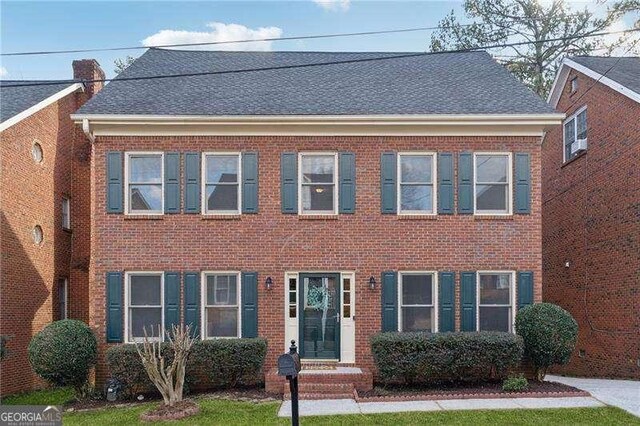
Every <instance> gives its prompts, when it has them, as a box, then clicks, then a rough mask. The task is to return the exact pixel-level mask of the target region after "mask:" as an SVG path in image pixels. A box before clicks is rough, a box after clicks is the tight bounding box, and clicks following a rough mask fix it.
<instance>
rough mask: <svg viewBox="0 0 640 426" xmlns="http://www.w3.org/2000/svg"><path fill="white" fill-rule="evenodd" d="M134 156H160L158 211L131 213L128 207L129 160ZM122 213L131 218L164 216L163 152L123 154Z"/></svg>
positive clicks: (130, 152)
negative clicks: (159, 202) (160, 184)
mask: <svg viewBox="0 0 640 426" xmlns="http://www.w3.org/2000/svg"><path fill="white" fill-rule="evenodd" d="M136 155H147V156H151V155H159V156H160V177H161V179H160V180H161V182H162V203H161V204H162V206H161V207H160V210H159V211H158V210H149V211H131V210H130V206H129V197H130V196H131V194H130V193H129V158H130V157H131V156H136ZM124 188H125V190H124V195H125V197H124V212H125V214H126V215H131V216H136V215H138V216H162V215H164V152H161V151H128V152H125V156H124Z"/></svg>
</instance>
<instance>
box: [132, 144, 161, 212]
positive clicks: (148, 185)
mask: <svg viewBox="0 0 640 426" xmlns="http://www.w3.org/2000/svg"><path fill="white" fill-rule="evenodd" d="M126 158H127V161H126V166H127V167H126V168H127V172H126V178H127V205H128V208H127V213H139V214H140V213H142V214H162V212H163V208H164V207H163V206H164V201H163V200H164V197H163V192H164V191H163V179H162V175H163V164H162V163H163V155H162V153H127V157H126Z"/></svg>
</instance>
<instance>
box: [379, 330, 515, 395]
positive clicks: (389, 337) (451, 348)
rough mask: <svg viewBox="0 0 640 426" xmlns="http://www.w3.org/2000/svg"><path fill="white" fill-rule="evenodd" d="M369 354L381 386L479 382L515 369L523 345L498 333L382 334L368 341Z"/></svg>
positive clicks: (508, 334)
mask: <svg viewBox="0 0 640 426" xmlns="http://www.w3.org/2000/svg"><path fill="white" fill-rule="evenodd" d="M371 351H372V352H373V359H374V361H375V363H376V367H377V369H378V379H379V381H381V382H382V383H407V384H423V383H429V382H440V381H478V380H488V379H495V378H502V377H505V376H506V374H507V373H508V372H509V370H510V369H513V368H515V367H518V366H519V365H520V362H521V360H522V354H523V342H522V338H521V337H520V336H516V335H515V334H512V333H500V332H479V333H472V332H458V333H436V334H430V333H381V334H378V335H376V336H373V337H372V338H371Z"/></svg>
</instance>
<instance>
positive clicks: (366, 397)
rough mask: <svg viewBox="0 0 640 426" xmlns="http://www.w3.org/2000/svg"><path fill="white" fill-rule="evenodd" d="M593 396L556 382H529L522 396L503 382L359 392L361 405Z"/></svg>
mask: <svg viewBox="0 0 640 426" xmlns="http://www.w3.org/2000/svg"><path fill="white" fill-rule="evenodd" d="M572 396H590V395H589V393H588V392H585V391H582V390H580V389H576V388H574V387H573V386H568V385H564V384H562V383H556V382H536V381H529V388H528V389H527V390H525V391H521V392H505V391H503V390H502V382H482V383H444V384H443V383H440V384H434V385H430V386H399V385H394V386H386V387H375V388H373V390H371V391H368V392H358V396H357V398H356V400H357V401H359V402H376V401H431V400H436V399H492V398H553V397H572Z"/></svg>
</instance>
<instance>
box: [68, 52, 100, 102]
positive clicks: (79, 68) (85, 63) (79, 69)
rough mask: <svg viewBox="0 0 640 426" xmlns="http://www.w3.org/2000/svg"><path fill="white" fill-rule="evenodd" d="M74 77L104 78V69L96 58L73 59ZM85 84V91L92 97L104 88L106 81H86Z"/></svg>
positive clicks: (87, 79)
mask: <svg viewBox="0 0 640 426" xmlns="http://www.w3.org/2000/svg"><path fill="white" fill-rule="evenodd" d="M73 78H74V79H76V80H84V81H91V80H100V79H104V71H102V68H100V64H99V63H98V61H96V60H95V59H80V60H77V61H73ZM85 86H86V91H85V93H86V94H87V96H88V97H89V98H90V97H92V96H93V95H95V94H96V93H98V92H99V91H100V89H102V86H104V82H102V81H97V82H92V83H85Z"/></svg>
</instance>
